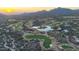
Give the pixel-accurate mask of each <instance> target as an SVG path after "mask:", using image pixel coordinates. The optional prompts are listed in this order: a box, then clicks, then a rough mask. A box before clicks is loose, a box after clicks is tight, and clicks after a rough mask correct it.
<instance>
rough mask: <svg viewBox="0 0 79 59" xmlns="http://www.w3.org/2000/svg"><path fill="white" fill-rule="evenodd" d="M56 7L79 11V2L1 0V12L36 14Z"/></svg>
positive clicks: (61, 0) (72, 0) (76, 0)
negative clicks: (35, 12)
mask: <svg viewBox="0 0 79 59" xmlns="http://www.w3.org/2000/svg"><path fill="white" fill-rule="evenodd" d="M56 7H65V8H71V9H79V0H0V12H3V13H12V12H34V11H40V10H50V9H53V8H56Z"/></svg>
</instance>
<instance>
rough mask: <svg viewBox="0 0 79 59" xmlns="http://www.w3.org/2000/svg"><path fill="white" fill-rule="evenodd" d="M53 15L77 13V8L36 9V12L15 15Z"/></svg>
mask: <svg viewBox="0 0 79 59" xmlns="http://www.w3.org/2000/svg"><path fill="white" fill-rule="evenodd" d="M55 15H79V10H78V9H77V10H72V9H68V8H60V7H59V8H55V9H52V10H50V11H45V10H43V11H38V12H31V13H23V14H20V15H16V16H17V17H32V16H37V17H44V16H55Z"/></svg>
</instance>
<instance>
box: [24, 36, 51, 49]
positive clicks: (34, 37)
mask: <svg viewBox="0 0 79 59" xmlns="http://www.w3.org/2000/svg"><path fill="white" fill-rule="evenodd" d="M24 37H25V38H26V39H37V40H43V41H44V44H43V45H44V47H45V48H50V44H51V39H50V38H49V37H47V36H45V35H25V36H24Z"/></svg>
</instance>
